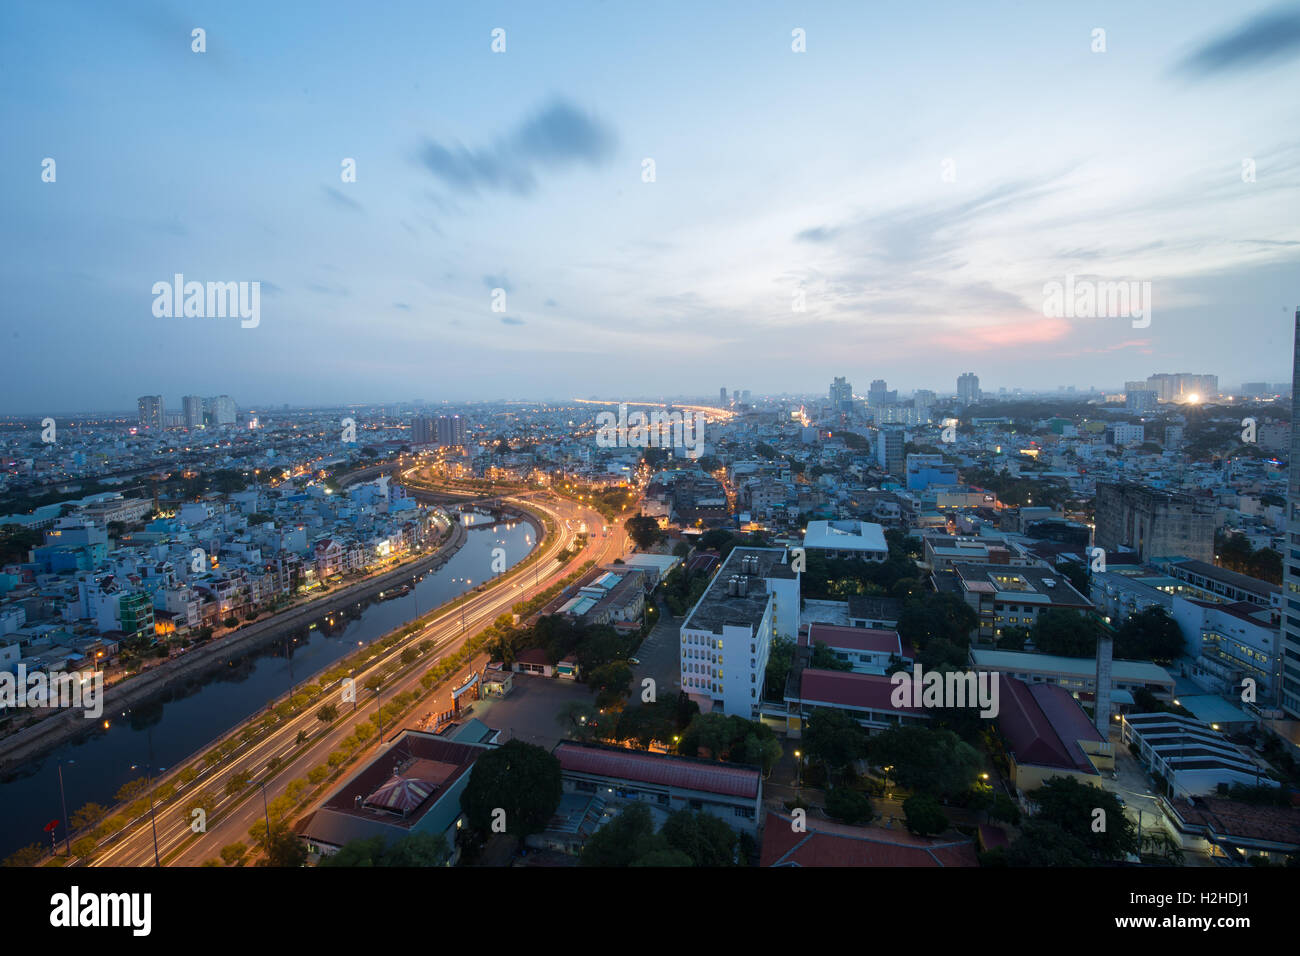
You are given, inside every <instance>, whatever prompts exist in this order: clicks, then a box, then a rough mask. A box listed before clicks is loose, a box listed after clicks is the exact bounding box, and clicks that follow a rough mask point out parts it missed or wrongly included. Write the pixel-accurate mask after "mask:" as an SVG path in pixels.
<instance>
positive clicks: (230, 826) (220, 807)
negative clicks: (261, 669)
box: [93, 495, 623, 866]
mask: <svg viewBox="0 0 1300 956" xmlns="http://www.w3.org/2000/svg"><path fill="white" fill-rule="evenodd" d="M502 500H503V501H505V502H510V503H512V504H514V505H516V506H519V505H523V504H525V503H527V504H528V505H529V506H531V507H533V508H535V509H536V510H538V511H542V512H545V513H547V514H549V515H550V516H551V519H552V520H553V521H554V522H555V524H556V527H557V528H558V529H559V534H557V535H555V536H553V537H552V538H551V539H550V540H549V541H547V542H546V543H545V544H544V546H543V554H542V557H541V558H540V559H539V560H538V561H537V562H536V563H535V565H533V566H529V567H527V568H524V569H517V570H514V571H508V572H506V573H505V574H503V575H502V576H501V577H500V578H499V579H497V580H496V581H495V582H493V583H492V584H484V585H480V589H481V590H479V589H476V591H477V592H478V593H475V594H474V595H473V597H471V598H470V600H469V601H468V602H467V603H466V604H464V605H463V611H462V607H455V608H452V609H449V610H447V611H444V612H442V613H440V614H438V615H437V616H436V617H435V618H434V619H433V620H432V621H431V622H430V623H429V624H427V625H426V626H425V627H424V628H422V629H421V630H420V631H418V632H416V633H415V634H413V635H411V636H410V637H408V638H407V639H405V640H403V641H400V642H398V643H396V644H394V645H393V647H391V648H390V649H388V650H387V651H383V652H381V653H379V654H378V655H377V656H376V657H375V658H374V659H372V660H371V662H370V663H369V665H368V666H367V668H366V670H363V671H361V672H359V673H358V674H356V675H355V678H356V687H357V691H358V692H357V697H358V704H357V706H356V708H355V710H353V709H351V708H348V707H347V705H343V706H341V707H340V714H339V717H338V718H337V719H336V720H335V721H334V722H333V723H331V724H329V725H325V724H323V723H322V722H321V721H320V720H319V719H318V718H317V717H316V712H317V711H318V710H319V706H317V705H312V706H310V707H308V708H306V709H305V710H304V711H303V712H302V713H300V714H298V715H297V716H295V717H292V718H290V719H288V720H285V721H281V722H280V723H278V724H276V725H275V726H274V727H273V728H272V729H271V731H270V732H269V733H267V734H265V736H263V737H261V738H259V739H256V740H254V741H252V742H251V743H249V744H246V745H244V746H243V747H241V748H240V749H239V750H237V751H236V755H235V756H234V757H232V758H228V759H227V760H225V761H223V762H222V763H221V764H220V765H218V766H217V767H216V768H213V769H210V770H207V771H205V772H204V773H203V774H202V775H201V776H200V777H199V778H198V779H197V780H195V781H193V782H192V783H191V784H189V785H188V786H185V787H180V788H178V795H177V796H176V797H175V798H173V799H172V800H171V801H170V802H169V803H168V804H167V805H166V808H165V810H158V811H157V812H156V814H155V819H154V822H156V827H157V852H158V858H159V859H164V858H166V857H168V856H169V855H170V854H172V853H173V852H174V851H177V850H178V848H180V847H181V846H182V844H185V843H186V841H188V840H190V839H191V837H193V836H194V833H193V832H192V831H191V829H190V821H189V818H188V817H187V816H186V815H185V813H184V810H183V808H184V807H185V806H186V805H187V804H189V803H190V802H191V801H192V800H193V799H194V798H195V796H196V795H198V794H200V793H201V794H205V795H210V796H211V798H212V801H213V805H214V809H213V811H212V812H211V813H210V814H209V817H208V827H207V832H206V833H204V834H202V835H201V836H199V837H198V838H197V839H195V840H193V842H192V843H190V844H189V845H187V846H185V847H184V848H183V849H180V850H179V852H178V853H176V855H175V858H174V859H164V862H165V864H166V865H181V866H187V865H188V866H197V865H199V864H201V863H202V862H203V861H205V860H208V859H212V858H215V857H218V855H219V852H220V850H221V848H222V847H223V846H226V845H228V844H231V843H235V842H242V843H245V844H248V843H249V835H248V831H249V828H250V827H251V826H253V825H254V824H255V823H257V822H260V821H262V820H263V819H264V813H263V799H265V800H266V801H268V802H269V801H273V800H275V799H276V797H278V796H281V795H283V794H284V792H285V788H286V787H287V786H288V784H289V783H290V782H291V781H293V780H294V779H297V778H299V777H303V776H305V774H306V773H307V771H308V770H310V769H311V768H312V767H315V766H319V765H321V764H323V763H324V762H325V760H326V758H327V757H328V756H329V754H330V753H331V751H333V750H335V749H337V748H338V746H339V742H340V741H341V740H342V739H343V738H344V737H346V736H348V735H349V734H350V733H351V732H352V730H353V729H354V728H355V726H356V725H357V724H358V723H360V722H361V721H363V720H368V719H370V718H371V717H372V716H373V715H374V713H375V710H376V706H375V702H374V697H373V695H372V694H371V692H369V691H366V690H364V689H363V687H362V685H363V684H364V680H365V677H366V676H367V675H368V674H370V673H372V672H376V671H377V670H378V669H380V668H382V667H384V666H385V665H388V664H392V663H394V662H396V661H398V660H399V659H400V656H401V653H402V650H403V649H405V648H407V647H415V646H417V645H418V644H420V643H421V642H422V641H426V640H432V641H433V647H432V648H431V649H430V650H429V652H428V653H426V654H424V655H423V656H421V658H420V659H419V660H418V661H416V662H415V664H413V665H411V667H409V668H408V669H406V670H404V671H402V672H401V673H400V674H399V675H398V676H397V677H395V678H393V679H392V680H391V681H390V682H389V684H388V685H387V686H385V687H383V688H382V690H381V696H382V698H383V699H384V700H391V699H392V697H393V696H394V695H396V694H399V693H402V692H404V691H416V692H418V693H420V695H421V702H420V703H418V704H417V705H416V706H415V708H414V710H413V711H412V713H413V714H415V715H420V714H423V713H424V712H425V711H426V710H427V709H429V708H428V701H429V700H430V699H432V698H435V697H438V696H448V695H449V693H450V687H452V686H454V685H455V684H458V683H459V682H460V680H461V678H462V677H463V675H462V674H456V675H453V676H452V678H451V679H450V681H448V682H445V683H444V684H443V685H440V686H439V687H435V688H434V690H433V692H431V693H426V692H424V690H423V688H422V687H421V685H420V678H421V677H422V676H423V675H424V674H425V673H426V672H427V671H428V669H429V668H430V667H431V666H432V665H433V664H434V663H436V662H437V661H438V660H439V659H440V658H441V657H443V656H444V655H447V654H451V653H455V651H456V650H458V649H459V648H460V647H461V645H463V644H464V643H465V641H467V640H468V639H469V638H470V637H472V636H473V635H474V634H475V633H477V632H478V631H480V630H482V629H483V628H485V627H486V626H488V625H490V624H491V623H492V622H493V621H494V620H495V619H496V618H497V617H499V616H500V615H501V614H503V613H507V612H509V610H510V608H511V606H512V605H514V604H517V603H518V602H520V601H525V600H528V599H529V598H531V597H533V596H534V595H535V594H538V593H540V592H542V591H544V590H546V589H547V588H548V587H550V586H551V585H552V584H554V583H556V582H557V581H558V580H560V579H561V578H563V577H564V576H566V575H568V574H571V573H572V572H573V571H575V570H577V568H579V567H581V565H582V564H583V563H584V562H586V561H595V562H596V563H597V564H604V563H607V562H610V561H612V560H614V558H616V557H619V556H621V542H622V541H623V535H622V534H617V533H614V532H612V531H611V533H610V534H608V535H603V534H600V533H597V532H598V531H599V529H600V528H602V527H603V526H604V525H605V522H604V519H603V518H601V516H600V515H599V514H597V513H596V512H595V511H593V510H591V509H590V508H586V507H584V506H581V505H579V504H577V503H576V502H573V501H570V500H567V499H560V498H555V497H553V496H550V495H530V496H529V497H528V500H527V502H525V500H524V499H523V498H512V497H505V498H503V499H502ZM584 527H585V528H586V529H590V531H591V532H592V533H589V535H588V538H587V544H586V545H585V547H584V548H583V549H582V550H581V551H580V552H579V553H578V554H577V555H575V556H573V557H572V558H570V560H569V561H567V562H566V563H565V564H563V565H561V564H559V563H558V562H557V561H556V557H557V556H558V554H559V553H560V552H561V551H562V550H564V549H566V548H568V547H569V546H571V545H572V544H573V543H574V542H575V539H576V538H577V536H578V534H579V533H580V532H581V530H582V529H583V528H584ZM620 530H621V529H620ZM485 576H486V575H485ZM462 619H463V621H462ZM412 719H414V718H408V719H407V720H406V721H404V723H410V722H411V720H412ZM299 731H306V732H307V733H308V734H309V735H311V737H310V739H309V740H308V742H307V743H306V745H305V746H300V745H298V744H297V743H296V738H297V736H298V733H299ZM383 736H384V737H385V738H388V737H391V736H392V733H391V732H390V731H389V730H388V729H385V731H384V734H383ZM382 746H385V744H381V743H379V742H377V741H376V742H374V743H372V744H371V746H370V747H369V748H367V749H366V750H365V751H364V752H363V753H362V755H361V757H360V758H359V760H355V761H354V762H353V763H352V764H351V766H352V767H353V768H355V767H356V766H359V765H360V762H361V761H369V760H371V759H373V757H374V754H375V752H376V751H377V749H378V748H380V747H382ZM295 751H296V753H295ZM276 757H278V758H280V759H281V761H282V763H281V765H280V766H279V767H278V768H277V769H276V771H274V774H273V775H272V774H271V773H269V772H268V771H267V770H266V766H267V763H268V762H269V761H270V760H272V758H276ZM240 771H246V772H249V773H251V775H252V780H253V783H251V784H250V785H249V787H248V788H247V789H245V790H244V791H241V792H240V793H239V794H238V795H236V796H227V795H226V793H225V785H226V781H227V780H229V779H230V778H231V776H233V775H234V774H236V773H238V772H240ZM348 772H349V773H350V772H352V771H348ZM268 777H271V779H270V780H269V781H268V780H267V778H268ZM262 781H266V783H265V797H263V793H261V792H259V789H260V787H259V784H260V782H262ZM330 789H332V787H331V788H330ZM240 801H242V802H240ZM236 803H239V806H237V807H234V804H236ZM232 807H233V809H232ZM154 861H155V851H154V829H153V826H152V825H151V821H150V817H149V815H147V814H146V815H145V816H144V817H143V818H142V820H141V821H140V822H139V823H137V824H136V825H134V826H132V827H129V828H128V829H127V831H125V832H124V833H123V834H122V835H120V836H118V837H117V838H116V839H114V840H113V842H112V843H111V844H110V845H109V846H108V847H107V848H105V849H103V850H101V852H100V854H99V856H98V857H97V858H96V859H95V860H94V863H93V865H95V866H152V865H154Z"/></svg>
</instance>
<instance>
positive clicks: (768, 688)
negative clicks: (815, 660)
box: [763, 637, 795, 700]
mask: <svg viewBox="0 0 1300 956" xmlns="http://www.w3.org/2000/svg"><path fill="white" fill-rule="evenodd" d="M794 646H795V645H794V638H792V637H774V638H772V644H771V647H770V648H769V649H768V652H767V671H766V672H765V673H764V675H763V697H764V698H765V699H767V700H783V699H784V698H785V682H786V681H787V680H789V678H790V668H791V667H792V666H793V665H794Z"/></svg>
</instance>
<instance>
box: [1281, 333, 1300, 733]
mask: <svg viewBox="0 0 1300 956" xmlns="http://www.w3.org/2000/svg"><path fill="white" fill-rule="evenodd" d="M1297 382H1300V309H1296V311H1295V346H1294V349H1293V352H1292V358H1291V458H1290V461H1291V467H1290V469H1289V474H1288V482H1287V486H1288V487H1287V515H1286V530H1287V540H1288V541H1290V542H1295V541H1300V537H1298V536H1300V464H1298V463H1300V389H1297V388H1296V387H1295V386H1296V383H1297ZM1295 553H1296V552H1295V550H1294V548H1293V547H1289V548H1288V550H1287V551H1286V552H1285V554H1287V557H1286V558H1285V559H1284V560H1283V562H1282V597H1283V600H1284V601H1285V602H1286V603H1285V606H1284V607H1283V610H1282V653H1281V654H1280V655H1279V658H1278V659H1279V660H1280V662H1281V665H1282V666H1281V673H1280V674H1279V675H1278V678H1279V681H1278V685H1279V687H1280V688H1281V693H1280V694H1279V695H1278V696H1279V698H1280V700H1279V702H1280V703H1281V705H1282V709H1283V710H1284V711H1286V713H1287V715H1288V716H1290V717H1291V718H1292V719H1293V720H1300V610H1297V605H1298V604H1300V601H1297V600H1296V599H1295V598H1292V597H1291V595H1293V594H1300V561H1297V560H1296V559H1295V557H1294V555H1295Z"/></svg>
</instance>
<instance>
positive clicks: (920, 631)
mask: <svg viewBox="0 0 1300 956" xmlns="http://www.w3.org/2000/svg"><path fill="white" fill-rule="evenodd" d="M978 626H979V616H978V615H977V614H976V613H975V610H974V608H972V607H971V606H970V605H969V604H967V603H966V602H965V601H963V600H962V599H961V598H960V597H958V596H957V595H955V594H948V593H946V592H940V593H928V594H925V595H924V596H922V597H920V598H915V599H913V600H911V601H908V602H907V603H906V604H905V605H904V606H903V610H902V611H900V612H899V615H898V633H899V636H900V637H902V638H903V641H904V642H905V643H911V644H913V645H915V646H916V647H918V648H921V649H924V648H925V645H926V644H928V643H929V642H930V641H932V640H938V639H943V640H947V641H949V642H950V643H952V644H954V645H956V646H957V647H969V646H970V634H971V631H973V630H975V628H977V627H978Z"/></svg>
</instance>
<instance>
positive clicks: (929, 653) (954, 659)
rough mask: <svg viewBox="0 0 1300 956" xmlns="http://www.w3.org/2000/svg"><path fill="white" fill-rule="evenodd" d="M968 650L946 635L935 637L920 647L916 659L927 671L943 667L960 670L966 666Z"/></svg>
mask: <svg viewBox="0 0 1300 956" xmlns="http://www.w3.org/2000/svg"><path fill="white" fill-rule="evenodd" d="M967 656H968V652H967V650H966V649H965V648H964V647H959V646H958V645H956V644H954V643H953V642H952V641H950V640H948V639H947V638H946V637H940V638H936V639H935V640H932V641H930V642H929V643H928V644H926V645H925V647H923V648H922V649H921V652H920V653H919V654H918V655H917V661H918V662H920V664H921V667H922V668H923V669H924V670H927V671H937V670H941V669H943V668H944V667H949V668H956V669H957V670H962V669H964V668H965V666H966V659H967Z"/></svg>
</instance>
